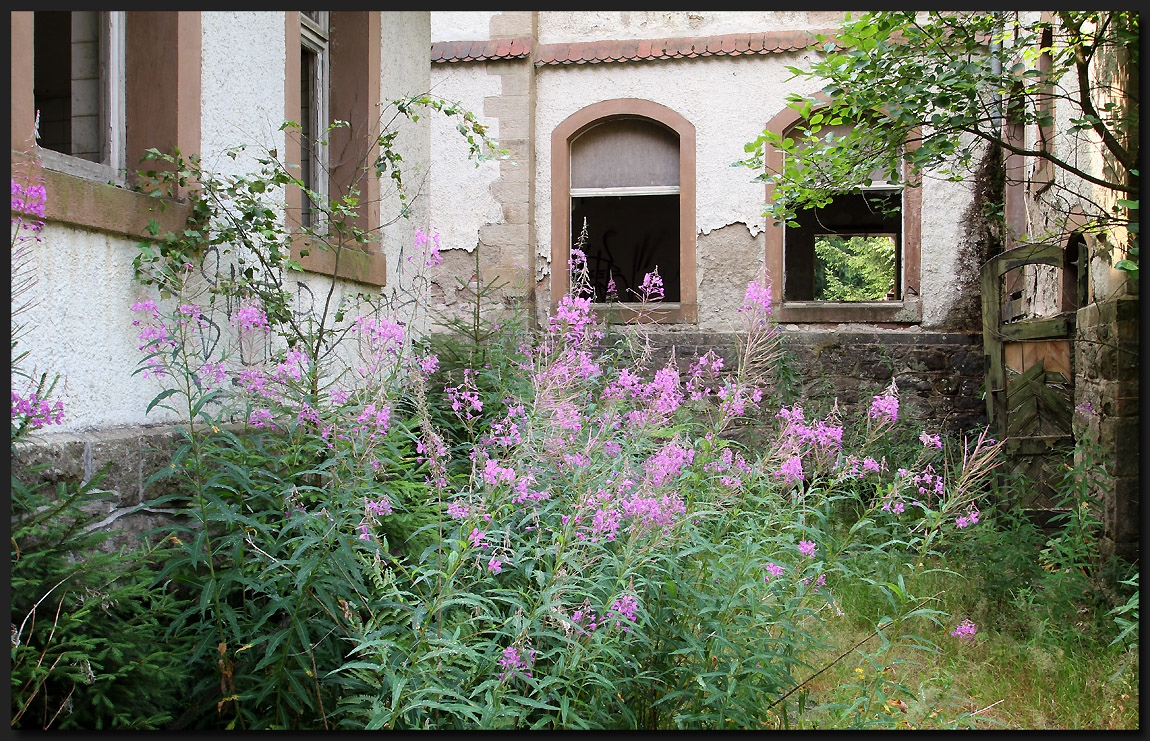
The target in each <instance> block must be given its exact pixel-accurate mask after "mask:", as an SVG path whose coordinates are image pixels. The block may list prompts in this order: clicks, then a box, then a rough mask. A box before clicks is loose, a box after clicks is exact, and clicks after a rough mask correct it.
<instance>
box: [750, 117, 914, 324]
mask: <svg viewBox="0 0 1150 741" xmlns="http://www.w3.org/2000/svg"><path fill="white" fill-rule="evenodd" d="M801 123H802V117H801V116H800V115H799V113H798V112H797V111H795V110H793V109H790V108H785V109H783V110H782V111H780V112H779V113H778V114H776V115H775V116H774V117H773V118H772V119H771V120H770V121H768V123H767V127H766V128H767V129H768V130H769V131H773V132H776V133H778V134H780V135H781V134H788V133H789V132H791V131H792V130H793V129H794V128H795V127H796V126H797V125H799V124H801ZM840 133H842V132H840ZM916 139H917V136H916V135H915V134H914V132H912V133H911V135H910V136H909V137H908V142H907V146H908V147H913V146H915V143H914V141H915V140H916ZM765 165H766V168H767V171H768V172H774V171H779V170H781V169H782V167H783V153H782V152H781V151H780V150H778V149H776V148H774V147H770V146H768V147H767V151H766V157H765ZM904 167H905V164H904ZM773 189H774V186H773V185H771V184H768V185H767V192H766V198H767V201H768V202H769V201H770V200H771V199H772V195H773ZM875 201H885V203H874V202H875ZM879 206H886V207H888V208H890V207H894V206H897V216H896V217H891V216H884V214H883V213H882V212H883V210H884V209H883V208H879ZM797 220H798V222H799V224H800V227H799V228H798V229H795V228H793V227H786V226H775V225H774V224H773V223H772V222H770V221H768V222H767V223H766V225H765V227H766V233H765V238H766V267H767V280H768V282H769V283H770V286H771V296H772V298H773V301H774V304H775V309H774V316H775V318H776V320H777V321H780V322H795V323H819V322H833V323H852V322H855V323H893V324H917V323H920V322H921V321H922V303H921V299H920V296H919V287H920V255H921V235H922V188H921V187H905V188H903V187H895V186H891V185H887V184H885V183H882V182H877V183H875V184H874V185H873V186H869V187H867V188H862V189H860V190H859V192H858V193H856V194H847V195H844V196H840V197H838V198H836V199H835V201H834V202H833V203H832V204H831V206H829V207H827V208H826V209H817V210H812V211H809V212H806V213H800V214H799V218H798V219H797ZM819 235H823V236H826V235H837V236H842V237H849V236H863V237H866V238H877V237H882V238H883V239H891V240H893V241H894V242H895V244H896V247H897V249H896V256H895V265H894V276H893V277H894V287H893V290H892V291H891V292H890V293H889V294H888V298H886V299H884V300H877V301H820V300H815V287H814V268H815V247H814V244H815V239H816V238H817V236H819Z"/></svg>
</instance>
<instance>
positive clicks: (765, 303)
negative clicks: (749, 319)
mask: <svg viewBox="0 0 1150 741" xmlns="http://www.w3.org/2000/svg"><path fill="white" fill-rule="evenodd" d="M739 311H740V312H743V311H750V312H754V313H755V314H756V315H760V314H761V315H762V316H761V317H758V318H759V321H763V320H764V319H765V318H766V315H768V314H770V313H771V289H770V288H769V287H768V286H763V285H759V283H758V281H751V282H750V283H748V284H747V293H746V295H745V296H744V297H743V308H741V309H739Z"/></svg>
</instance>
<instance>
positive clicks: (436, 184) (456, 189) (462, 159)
mask: <svg viewBox="0 0 1150 741" xmlns="http://www.w3.org/2000/svg"><path fill="white" fill-rule="evenodd" d="M500 80H501V78H500V77H499V75H492V74H488V72H487V65H486V64H482V63H480V64H436V65H433V66H432V68H431V84H432V87H431V89H432V92H433V93H434V94H435V95H437V96H439V97H441V98H444V99H446V100H450V101H461V102H462V103H463V105H464V107H466V108H467V109H468V110H470V111H471V112H472V113H474V114H475V115H476V116H477V117H478V120H479V122H480V123H481V124H483V125H485V126H488V127H489V128H488V130H487V133H488V135H489V136H490V137H491V138H493V139H497V138H498V137H499V121H498V120H497V119H495V118H493V117H491V116H485V115H483V108H484V100H485V99H486V98H488V97H495V96H498V95H499V94H500V93H501V81H500ZM458 124H459V121H458V117H454V116H443V115H439V114H434V115H432V116H431V169H432V177H431V183H430V186H431V187H430V194H431V198H430V204H431V205H430V213H429V219H430V224H431V228H432V230H434V231H436V232H439V234H440V240H441V245H442V248H443V249H445V250H447V249H459V250H466V251H468V252H471V251H473V250H474V249H475V247H476V244H477V243H478V241H479V227H480V226H482V225H484V224H498V223H502V221H503V209H502V207H501V206H500V205H499V202H498V201H496V200H495V197H494V195H493V194H492V192H491V186H492V184H493V183H494V182H495V181H496V180H497V179H498V178H499V163H498V162H497V161H493V160H489V161H487V162H484V163H482V164H480V165H479V167H476V166H475V164H476V163H475V160H472V159H468V156H467V155H468V144H467V140H466V139H464V138H463V136H462V135H461V134H460V133H459V131H458V129H456V126H457V125H458ZM523 166H526V165H523Z"/></svg>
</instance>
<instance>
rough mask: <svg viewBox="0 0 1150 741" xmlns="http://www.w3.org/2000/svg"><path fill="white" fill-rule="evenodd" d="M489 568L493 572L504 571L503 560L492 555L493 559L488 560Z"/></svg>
mask: <svg viewBox="0 0 1150 741" xmlns="http://www.w3.org/2000/svg"><path fill="white" fill-rule="evenodd" d="M487 570H488V571H490V572H491V573H492V574H499V573H502V571H503V562H502V561H500V560H499V559H498V558H496V557H495V556H492V557H491V560H490V561H488V562H487Z"/></svg>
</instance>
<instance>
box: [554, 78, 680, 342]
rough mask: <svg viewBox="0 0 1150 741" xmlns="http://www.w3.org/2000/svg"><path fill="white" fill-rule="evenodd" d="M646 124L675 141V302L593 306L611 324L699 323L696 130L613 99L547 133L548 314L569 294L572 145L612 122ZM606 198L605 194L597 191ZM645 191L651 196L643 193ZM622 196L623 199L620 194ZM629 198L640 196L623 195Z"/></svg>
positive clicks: (632, 101) (648, 104) (635, 101)
mask: <svg viewBox="0 0 1150 741" xmlns="http://www.w3.org/2000/svg"><path fill="white" fill-rule="evenodd" d="M624 118H637V119H645V120H648V121H651V122H653V123H656V124H661V125H662V126H664V127H666V128H668V129H670V130H671V131H673V132H674V133H675V134H676V135H677V136H678V138H679V186H678V187H679V193H678V195H679V299H680V300H679V301H678V302H666V303H659V304H654V305H648V306H646V307H641V305H640V304H637V303H619V304H600V303H595V304H592V308H593V310H594V311H595V312H596V313H597V314H599V315H600V316H603V317H605V318H610V319H612V320H614V321H629V322H659V323H684V324H694V323H696V322H697V321H698V303H697V295H698V286H697V283H696V279H695V275H696V270H695V256H696V241H697V235H696V233H695V231H696V229H695V203H696V197H695V194H696V190H695V188H696V186H695V162H696V154H695V127H694V125H693V124H692V123H691V122H690V121H688V120H687V119H686V118H684V117H683V116H681V115H680V114H678V113H676V112H675V111H673V110H672V109H670V108H668V107H667V106H664V105H662V104H659V103H656V102H654V101H651V100H644V99H641V98H616V99H613V100H604V101H600V102H598V103H592V104H591V105H588V106H586V107H584V108H581V109H579V110H578V111H576V112H574V113H572V114H571V115H570V116H568V117H567V118H565V119H564V120H563V121H562V122H561V123H560V124H559V125H558V126H556V127H555V129H554V130H553V131H552V133H551V312H552V313H553V314H554V313H555V311H556V310H557V308H558V306H559V300H560V298H562V297H563V296H564V295H565V294H566V293H567V292H568V291H569V290H570V288H571V276H570V273H569V269H570V268H569V263H570V259H571V247H572V245H573V243H574V238H573V237H572V225H571V207H572V203H571V198H572V188H571V144H572V142H573V141H575V139H576V138H578V137H579V135H580V134H582V133H584V132H585V131H587V130H589V129H591V128H593V127H594V126H597V125H599V124H602V123H606V122H608V121H611V120H616V119H624ZM595 190H597V191H598V192H599V194H601V195H602V194H605V190H607V189H595ZM643 190H650V188H646V189H643ZM620 195H623V194H620ZM627 195H641V194H640V193H638V192H636V193H627Z"/></svg>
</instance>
